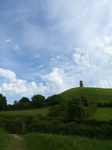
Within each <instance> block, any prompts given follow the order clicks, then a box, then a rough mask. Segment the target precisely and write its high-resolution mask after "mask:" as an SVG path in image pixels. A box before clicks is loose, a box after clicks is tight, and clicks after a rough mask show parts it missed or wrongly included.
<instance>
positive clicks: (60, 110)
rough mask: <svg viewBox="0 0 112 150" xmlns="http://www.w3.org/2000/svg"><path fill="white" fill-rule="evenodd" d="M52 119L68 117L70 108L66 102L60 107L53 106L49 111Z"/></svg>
mask: <svg viewBox="0 0 112 150" xmlns="http://www.w3.org/2000/svg"><path fill="white" fill-rule="evenodd" d="M48 116H50V117H63V118H66V117H68V106H67V103H66V102H62V103H60V104H59V105H54V106H51V107H50V109H49V114H48Z"/></svg>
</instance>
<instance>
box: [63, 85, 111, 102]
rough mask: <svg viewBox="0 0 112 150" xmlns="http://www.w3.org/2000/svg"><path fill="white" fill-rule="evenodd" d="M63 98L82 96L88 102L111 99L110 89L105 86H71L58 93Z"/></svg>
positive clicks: (108, 100)
mask: <svg viewBox="0 0 112 150" xmlns="http://www.w3.org/2000/svg"><path fill="white" fill-rule="evenodd" d="M60 95H61V96H62V97H63V98H64V99H65V100H70V99H72V98H74V97H75V96H84V97H86V98H87V100H88V102H110V101H112V89H106V88H90V87H83V88H80V87H78V88H72V89H69V90H67V91H64V92H63V93H61V94H60Z"/></svg>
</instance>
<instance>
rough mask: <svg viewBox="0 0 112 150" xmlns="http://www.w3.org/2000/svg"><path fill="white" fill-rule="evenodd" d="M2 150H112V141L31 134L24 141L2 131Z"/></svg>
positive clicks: (0, 147)
mask: <svg viewBox="0 0 112 150" xmlns="http://www.w3.org/2000/svg"><path fill="white" fill-rule="evenodd" d="M0 150H112V142H111V140H98V139H90V138H86V137H79V136H62V135H53V134H40V133H29V134H26V135H22V140H18V139H15V138H14V137H13V136H12V135H9V134H8V133H5V132H4V131H1V130H0Z"/></svg>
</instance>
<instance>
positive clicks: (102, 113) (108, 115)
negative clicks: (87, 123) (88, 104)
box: [89, 108, 112, 121]
mask: <svg viewBox="0 0 112 150" xmlns="http://www.w3.org/2000/svg"><path fill="white" fill-rule="evenodd" d="M89 119H96V120H105V121H109V120H112V108H97V110H96V112H95V113H94V114H93V115H92V116H91V117H90V118H89Z"/></svg>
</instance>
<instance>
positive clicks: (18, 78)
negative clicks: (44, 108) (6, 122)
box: [0, 0, 112, 104]
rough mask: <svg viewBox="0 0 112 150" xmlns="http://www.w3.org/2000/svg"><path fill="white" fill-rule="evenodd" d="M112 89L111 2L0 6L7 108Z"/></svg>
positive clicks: (62, 0)
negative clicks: (77, 91) (36, 98)
mask: <svg viewBox="0 0 112 150" xmlns="http://www.w3.org/2000/svg"><path fill="white" fill-rule="evenodd" d="M80 80H82V81H83V84H84V87H99V88H112V2H111V0H91V1H90V0H78V1H77V0H56V1H55V0H0V93H1V94H3V95H4V96H6V98H7V103H8V104H13V102H14V101H15V100H17V101H19V100H20V99H21V98H22V97H28V98H29V99H30V100H31V98H32V97H33V95H36V94H41V95H43V96H45V97H46V98H47V97H48V96H51V95H53V94H59V93H61V92H63V91H65V90H67V89H70V88H75V87H79V81H80Z"/></svg>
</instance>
